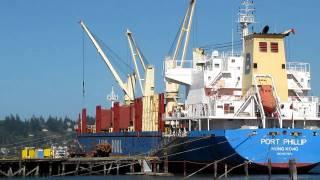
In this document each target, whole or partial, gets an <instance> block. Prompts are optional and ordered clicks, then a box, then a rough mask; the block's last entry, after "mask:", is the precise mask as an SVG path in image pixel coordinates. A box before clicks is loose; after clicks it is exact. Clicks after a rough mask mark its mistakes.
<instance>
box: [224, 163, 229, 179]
mask: <svg viewBox="0 0 320 180" xmlns="http://www.w3.org/2000/svg"><path fill="white" fill-rule="evenodd" d="M224 178H225V179H227V178H228V165H227V164H224Z"/></svg>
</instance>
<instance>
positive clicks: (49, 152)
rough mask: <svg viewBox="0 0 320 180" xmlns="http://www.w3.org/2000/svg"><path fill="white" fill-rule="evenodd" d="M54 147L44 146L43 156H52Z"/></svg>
mask: <svg viewBox="0 0 320 180" xmlns="http://www.w3.org/2000/svg"><path fill="white" fill-rule="evenodd" d="M52 154H53V153H52V149H51V148H44V149H43V156H44V158H52V157H53V156H52Z"/></svg>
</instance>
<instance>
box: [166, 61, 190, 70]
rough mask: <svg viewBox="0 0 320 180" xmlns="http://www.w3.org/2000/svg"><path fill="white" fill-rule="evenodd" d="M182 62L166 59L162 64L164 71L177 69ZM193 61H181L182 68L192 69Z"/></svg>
mask: <svg viewBox="0 0 320 180" xmlns="http://www.w3.org/2000/svg"><path fill="white" fill-rule="evenodd" d="M181 62H182V60H175V61H173V60H172V59H171V58H166V59H165V60H164V62H163V67H164V69H165V70H166V69H173V68H176V67H179V66H180V65H181ZM192 67H193V61H192V60H183V68H192Z"/></svg>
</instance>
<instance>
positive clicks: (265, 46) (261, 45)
mask: <svg viewBox="0 0 320 180" xmlns="http://www.w3.org/2000/svg"><path fill="white" fill-rule="evenodd" d="M259 49H260V52H267V49H268V44H267V43H266V42H259Z"/></svg>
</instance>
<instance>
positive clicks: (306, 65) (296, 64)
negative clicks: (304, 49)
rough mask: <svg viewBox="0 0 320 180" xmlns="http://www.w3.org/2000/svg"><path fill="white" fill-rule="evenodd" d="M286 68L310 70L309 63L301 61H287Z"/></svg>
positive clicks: (297, 70)
mask: <svg viewBox="0 0 320 180" xmlns="http://www.w3.org/2000/svg"><path fill="white" fill-rule="evenodd" d="M287 70H289V71H296V72H308V73H309V72H310V64H309V63H302V62H288V63H287Z"/></svg>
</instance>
